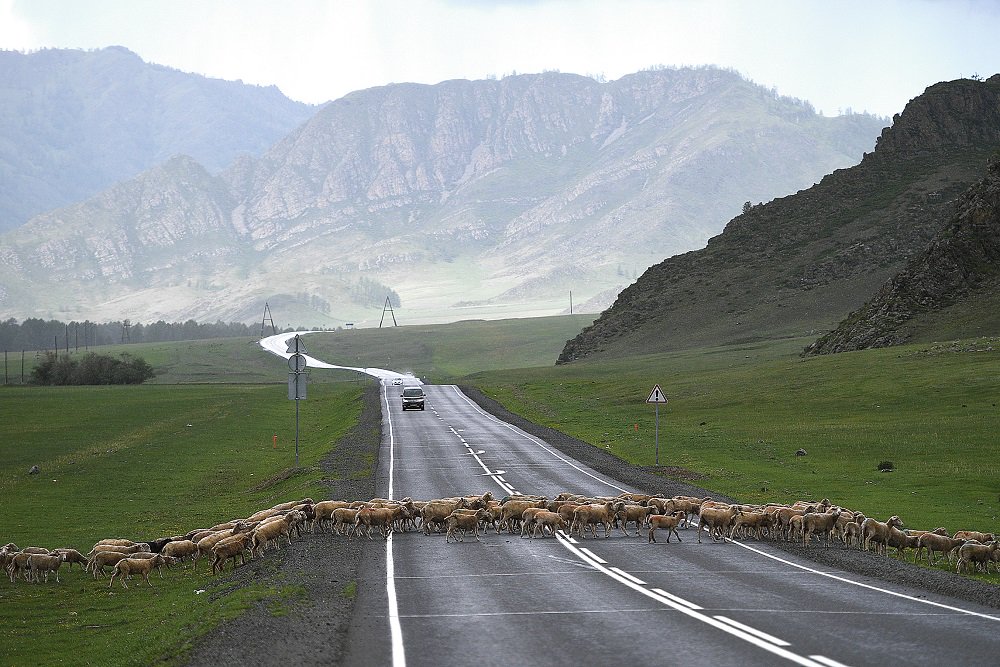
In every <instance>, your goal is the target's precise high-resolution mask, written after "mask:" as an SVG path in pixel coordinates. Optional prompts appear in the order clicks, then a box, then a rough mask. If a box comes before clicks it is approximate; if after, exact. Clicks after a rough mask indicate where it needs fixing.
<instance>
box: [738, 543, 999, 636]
mask: <svg viewBox="0 0 1000 667" xmlns="http://www.w3.org/2000/svg"><path fill="white" fill-rule="evenodd" d="M730 542H731V543H732V544H736V545H739V546H741V547H743V548H744V549H747V550H748V551H753V552H754V553H757V554H760V555H761V556H766V557H767V558H771V559H773V560H776V561H778V562H779V563H784V564H785V565H790V566H792V567H796V568H798V569H800V570H805V571H806V572H811V573H812V574H818V575H820V576H821V577H829V578H830V579H836V580H837V581H842V582H844V583H847V584H853V585H855V586H860V587H861V588H867V589H870V590H873V591H878V592H879V593H886V594H888V595H894V596H896V597H899V598H903V599H905V600H910V601H911V602H921V603H923V604H929V605H933V606H935V607H941V608H942V609H947V610H949V611H957V612H960V613H962V614H968V615H970V616H977V617H979V618H985V619H988V620H991V621H1000V616H990V615H989V614H982V613H980V612H978V611H971V610H969V609H962V608H961V607H952V606H951V605H947V604H942V603H940V602H934V601H932V600H924V599H922V598H915V597H913V596H912V595H907V594H905V593H897V592H896V591H890V590H888V589H886V588H879V587H878V586H872V585H871V584H864V583H861V582H860V581H853V580H851V579H847V578H845V577H841V576H838V575H836V574H832V573H830V572H823V571H822V570H816V569H814V568H811V567H807V566H805V565H800V564H799V563H793V562H792V561H790V560H786V559H784V558H780V557H778V556H775V555H773V554H769V553H767V552H764V551H761V550H760V549H755V548H754V547H752V546H750V545H749V544H743V543H742V542H737V541H735V540H730Z"/></svg>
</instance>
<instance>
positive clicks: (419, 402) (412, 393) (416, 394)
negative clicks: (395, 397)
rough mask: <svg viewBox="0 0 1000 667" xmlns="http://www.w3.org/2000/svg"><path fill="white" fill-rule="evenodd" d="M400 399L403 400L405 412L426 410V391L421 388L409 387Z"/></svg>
mask: <svg viewBox="0 0 1000 667" xmlns="http://www.w3.org/2000/svg"><path fill="white" fill-rule="evenodd" d="M400 397H401V398H402V399H403V409H404V410H411V409H412V410H423V409H424V390H423V389H421V388H420V387H407V388H406V389H404V390H403V393H402V394H400Z"/></svg>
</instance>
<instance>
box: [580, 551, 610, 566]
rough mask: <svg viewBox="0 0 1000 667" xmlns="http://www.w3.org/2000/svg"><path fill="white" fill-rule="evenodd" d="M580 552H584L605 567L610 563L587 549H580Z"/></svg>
mask: <svg viewBox="0 0 1000 667" xmlns="http://www.w3.org/2000/svg"><path fill="white" fill-rule="evenodd" d="M580 551H582V552H583V553H585V554H587V555H588V556H590V557H591V558H593V559H594V560H596V561H597V562H598V563H600V564H601V565H604V564H605V563H607V562H608V561H606V560H604V559H603V558H601V557H600V556H598V555H597V554H595V553H594V552H593V551H591V550H590V549H588V548H587V547H580Z"/></svg>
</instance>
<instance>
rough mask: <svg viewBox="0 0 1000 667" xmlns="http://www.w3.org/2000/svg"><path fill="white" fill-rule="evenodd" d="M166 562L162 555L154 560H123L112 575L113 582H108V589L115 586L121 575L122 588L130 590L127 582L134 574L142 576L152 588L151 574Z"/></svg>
mask: <svg viewBox="0 0 1000 667" xmlns="http://www.w3.org/2000/svg"><path fill="white" fill-rule="evenodd" d="M164 562H165V561H164V559H163V556H162V555H160V554H156V555H154V556H153V557H152V558H123V559H122V560H120V561H118V563H117V564H115V571H114V572H112V573H111V581H109V582H108V588H111V587H112V586H114V583H115V577H116V576H119V575H120V576H121V582H122V586H123V587H124V588H128V584H126V583H125V580H126V579H127V578H129V577H131V576H132V575H133V574H141V575H142V578H143V579H145V580H146V583H147V584H149V586H150V587H152V586H153V584H152V582H150V580H149V573H150V572H152V571H153V568H154V567H159V566H160V565H163V563H164Z"/></svg>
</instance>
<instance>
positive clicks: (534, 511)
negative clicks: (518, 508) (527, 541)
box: [456, 507, 548, 538]
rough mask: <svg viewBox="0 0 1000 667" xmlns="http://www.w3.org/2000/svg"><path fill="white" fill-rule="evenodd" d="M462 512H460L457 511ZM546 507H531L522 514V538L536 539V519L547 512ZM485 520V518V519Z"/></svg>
mask: <svg viewBox="0 0 1000 667" xmlns="http://www.w3.org/2000/svg"><path fill="white" fill-rule="evenodd" d="M456 511H460V510H456ZM547 511H548V510H546V509H545V508H544V507H529V508H528V509H526V510H524V512H522V513H521V537H524V536H525V535H527V536H528V537H529V538H531V537H534V535H533V532H534V529H535V517H536V516H537V515H538V513H539V512H547ZM484 518H485V517H484Z"/></svg>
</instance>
